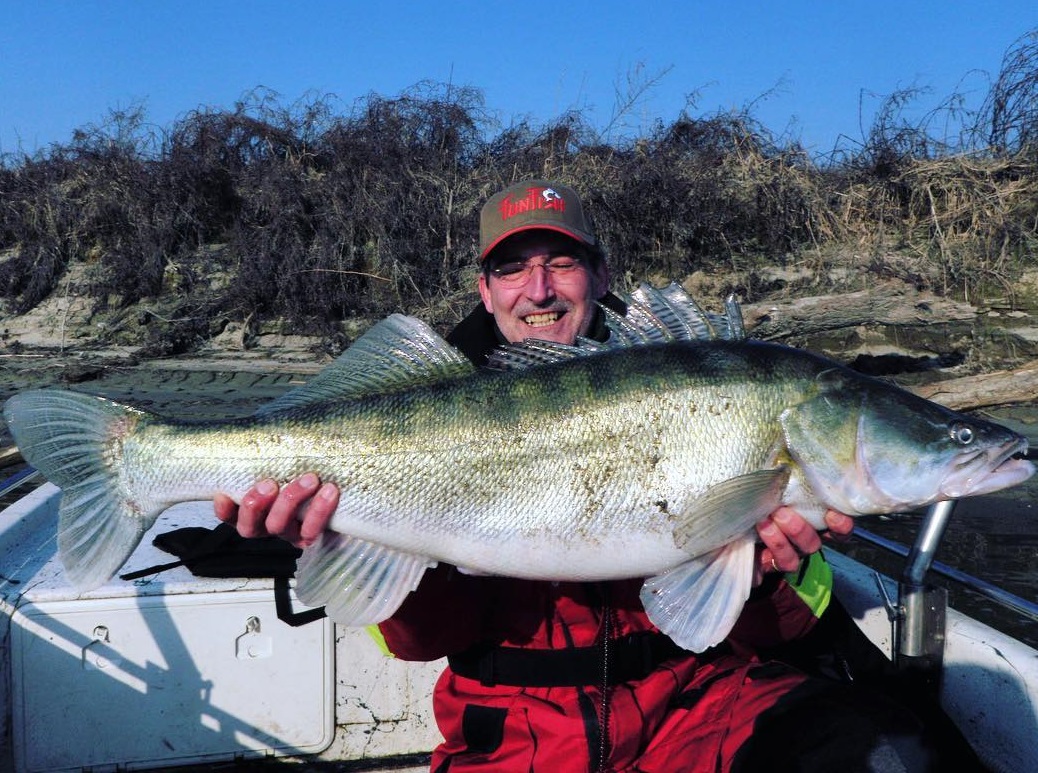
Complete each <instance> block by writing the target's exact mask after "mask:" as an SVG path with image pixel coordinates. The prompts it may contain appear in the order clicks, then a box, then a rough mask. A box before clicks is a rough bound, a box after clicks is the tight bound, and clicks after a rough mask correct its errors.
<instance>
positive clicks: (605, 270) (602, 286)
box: [591, 260, 609, 300]
mask: <svg viewBox="0 0 1038 773" xmlns="http://www.w3.org/2000/svg"><path fill="white" fill-rule="evenodd" d="M591 283H592V287H591V289H592V295H591V297H592V298H594V299H596V300H597V299H599V298H601V297H602V296H603V295H605V294H606V293H607V292H609V266H607V265H606V262H605V261H604V260H603V261H599V264H598V267H597V268H596V269H595V270H594V271H592V272H591Z"/></svg>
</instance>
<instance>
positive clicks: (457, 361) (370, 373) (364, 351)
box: [256, 314, 475, 416]
mask: <svg viewBox="0 0 1038 773" xmlns="http://www.w3.org/2000/svg"><path fill="white" fill-rule="evenodd" d="M474 370H475V366H474V365H472V363H471V362H469V361H468V359H467V358H466V357H465V355H463V354H462V353H461V352H459V351H458V350H457V349H455V348H454V347H453V346H451V345H450V344H449V343H447V342H446V341H444V340H443V339H442V338H441V337H440V336H439V335H438V334H437V333H436V331H434V330H433V329H432V328H431V327H429V326H428V325H426V324H425V323H424V322H422V321H421V320H418V319H415V318H414V317H407V316H404V315H403V314H393V315H391V316H389V317H387V318H386V319H384V320H382V321H381V322H379V323H377V324H376V325H374V326H373V327H372V328H371V329H369V330H368V331H367V332H366V333H364V335H362V336H361V337H360V338H358V339H357V340H356V341H354V343H353V345H352V346H351V347H350V348H349V349H347V350H346V351H345V352H343V353H342V354H341V355H339V357H338V358H337V359H336V360H335V361H334V362H332V363H331V364H330V365H328V367H326V368H325V369H324V370H322V371H321V372H320V373H318V374H317V375H316V376H314V377H313V378H312V379H310V380H309V381H308V382H307V383H306V384H305V385H303V386H301V387H299V388H298V389H293V390H292V391H290V392H286V393H285V394H283V395H282V396H281V397H279V398H277V399H276V400H274V401H272V402H270V403H267V404H266V405H265V406H263V407H262V408H260V409H259V410H258V411H256V415H257V416H262V415H265V414H268V413H273V412H276V411H281V410H285V409H288V408H295V407H298V406H301V405H308V404H310V403H317V402H323V401H326V400H336V399H345V398H353V397H360V396H362V395H366V394H372V393H375V392H380V393H384V392H391V391H393V390H396V389H402V388H406V387H413V386H416V385H418V384H428V383H432V382H434V381H442V380H445V379H451V378H458V377H460V376H464V375H467V374H469V373H472V372H473V371H474Z"/></svg>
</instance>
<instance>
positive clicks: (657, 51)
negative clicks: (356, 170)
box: [0, 0, 1038, 153]
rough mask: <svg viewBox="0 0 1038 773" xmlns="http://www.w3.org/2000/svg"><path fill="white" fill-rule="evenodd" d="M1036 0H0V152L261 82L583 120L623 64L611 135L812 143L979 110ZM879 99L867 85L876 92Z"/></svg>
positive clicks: (283, 88)
mask: <svg viewBox="0 0 1038 773" xmlns="http://www.w3.org/2000/svg"><path fill="white" fill-rule="evenodd" d="M1036 28H1038V4H1036V3H1035V0H1026V1H1023V0H997V1H996V2H980V1H979V0H977V1H976V2H961V3H956V2H954V1H952V2H948V1H947V0H945V2H931V1H930V0H900V2H888V0H872V1H871V2H856V1H855V0H845V1H843V2H833V1H832V0H830V2H806V1H799V0H787V1H786V2H783V3H766V2H743V1H742V0H732V1H731V2H726V3H721V2H717V1H716V0H711V1H709V2H707V1H704V0H655V1H654V2H648V3H627V2H624V3H620V2H610V1H609V0H599V2H594V3H593V2H583V1H582V0H573V1H572V2H564V1H563V0H555V1H554V2H538V3H533V2H480V3H471V2H464V0H455V1H454V2H448V3H443V2H441V3H427V2H422V1H421V0H411V1H409V2H392V1H389V0H381V1H380V0H369V1H368V2H352V0H343V1H342V2H324V1H321V0H312V1H310V2H307V1H306V0H297V2H269V1H268V0H240V2H227V1H226V0H197V1H196V0H181V1H180V2H175V3H174V2H164V1H162V0H150V1H149V0H135V1H133V2H130V1H129V0H108V1H107V2H102V1H101V0H78V1H76V2H74V1H73V0H65V1H63V2H57V1H56V0H34V2H27V1H26V0H0V153H11V152H18V151H24V152H29V153H32V152H34V151H36V150H38V149H42V148H46V147H47V146H48V145H50V144H51V143H54V142H59V143H60V142H66V141H68V139H69V138H70V137H71V133H72V131H73V129H75V128H77V127H81V126H85V125H88V124H99V123H101V122H103V120H104V119H105V118H106V117H107V115H108V114H109V111H111V110H119V109H124V108H127V107H131V106H134V105H138V104H139V105H143V106H144V108H145V111H146V115H147V117H148V119H149V121H150V122H151V123H153V124H156V125H158V126H160V127H163V128H166V127H169V126H171V125H172V122H173V121H175V120H176V119H177V118H179V117H182V116H184V115H185V114H186V113H187V112H189V111H191V110H193V109H196V108H199V107H212V108H230V107H232V106H233V105H234V103H235V101H237V100H239V99H240V98H242V97H243V95H245V94H246V93H248V92H249V91H251V90H253V89H255V88H257V87H264V88H267V89H270V90H272V91H274V92H276V93H277V94H278V95H280V98H279V101H280V102H281V103H282V104H284V105H288V104H291V103H292V102H294V101H296V100H298V99H300V98H304V97H306V96H307V95H315V94H321V95H329V96H331V97H333V98H334V100H335V103H336V104H340V105H341V110H342V112H347V111H348V110H349V108H350V106H352V105H353V104H354V101H355V100H356V99H357V98H358V97H363V96H364V95H367V94H370V93H372V92H374V93H377V94H380V95H382V96H387V97H392V96H396V95H398V94H400V93H401V92H403V91H405V90H406V89H408V88H409V87H412V86H414V85H415V84H417V83H419V82H420V81H423V80H433V81H439V82H448V81H449V82H452V83H454V84H457V85H461V86H473V87H476V88H478V89H480V90H481V91H482V92H483V94H484V95H485V99H486V107H487V108H488V110H489V111H490V112H491V113H492V114H493V115H495V116H496V117H497V118H498V120H500V121H501V123H502V124H503V125H507V124H509V123H511V122H513V121H514V120H516V119H519V118H528V119H530V120H532V121H534V122H542V121H547V120H550V119H552V118H554V117H557V116H559V115H561V114H563V113H564V112H566V111H567V110H571V109H578V110H582V111H583V112H584V114H585V115H586V117H588V118H589V119H590V120H591V122H592V123H593V124H594V125H595V126H596V127H598V128H600V129H601V128H603V127H605V126H606V125H608V124H609V121H610V119H611V117H612V115H613V112H614V111H615V109H616V107H617V105H618V103H619V102H620V101H622V100H618V97H617V93H618V91H619V92H620V93H622V92H623V91H624V90H625V89H626V85H625V84H626V82H627V80H628V76H629V75H632V74H633V75H634V76H635V78H634V79H635V82H641V83H644V82H646V80H647V79H648V80H652V79H653V78H654V77H655V76H657V75H658V76H659V78H658V80H657V81H656V82H655V84H654V85H653V86H652V87H651V88H650V89H648V91H647V92H646V93H645V94H644V95H643V98H642V99H641V100H640V101H639V102H638V103H637V104H636V107H635V109H634V110H632V111H630V112H629V113H628V114H626V116H625V119H626V121H625V124H624V129H625V130H626V131H628V132H635V133H636V132H638V131H639V130H640V129H643V128H645V127H648V126H651V124H652V122H653V121H654V120H662V121H663V122H665V123H667V122H670V121H673V120H674V119H675V118H676V117H677V116H678V115H679V114H680V112H681V110H682V109H683V108H685V107H686V105H688V104H689V97H690V96H692V95H694V97H695V103H694V104H695V107H694V109H693V110H692V112H693V114H695V115H709V114H713V113H714V112H716V111H718V110H729V109H735V110H739V109H742V108H744V107H746V106H748V105H752V108H751V109H752V114H753V115H754V116H755V117H756V118H757V119H758V120H759V121H760V122H761V123H762V124H763V125H764V126H765V127H766V128H768V129H769V130H770V131H771V132H772V133H773V134H775V135H776V136H779V137H794V138H799V139H800V140H801V141H802V142H803V143H804V144H805V145H806V146H807V147H808V149H809V150H811V151H813V152H816V153H825V152H827V151H828V150H830V149H831V148H832V147H833V145H834V144H835V143H836V142H837V141H838V140H839V139H840V137H841V135H844V136H845V137H849V138H850V139H851V140H854V139H860V138H861V136H862V126H861V123H862V120H864V122H865V124H866V128H867V125H868V123H869V122H870V120H871V117H872V113H873V111H874V110H875V107H876V106H877V105H878V103H879V99H880V98H881V97H882V96H883V95H886V94H890V93H891V92H895V91H898V90H901V89H906V88H913V87H917V88H922V89H926V90H927V93H925V94H924V95H923V96H921V97H920V98H919V100H918V102H917V104H918V109H919V112H920V114H922V113H923V112H925V111H926V110H927V109H929V108H933V107H936V106H937V105H939V104H940V103H941V102H943V101H944V100H945V99H946V98H947V97H949V96H950V95H952V94H956V93H958V94H963V95H964V96H965V98H966V102H967V105H968V106H972V107H979V105H980V103H981V102H982V101H983V98H984V96H985V94H986V93H987V89H988V87H989V85H990V83H991V81H992V79H994V78H995V77H996V76H997V74H998V72H999V69H1000V66H1001V62H1002V57H1003V55H1004V53H1005V52H1006V50H1007V49H1008V48H1009V47H1010V46H1011V45H1012V44H1013V42H1014V41H1016V40H1017V39H1018V38H1020V37H1021V36H1022V35H1024V34H1026V33H1028V32H1030V31H1032V30H1035V29H1036ZM877 95H878V96H877Z"/></svg>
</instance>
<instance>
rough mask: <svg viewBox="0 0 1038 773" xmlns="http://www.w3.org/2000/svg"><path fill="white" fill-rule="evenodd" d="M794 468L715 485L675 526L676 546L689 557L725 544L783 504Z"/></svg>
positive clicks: (689, 505)
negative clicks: (783, 496) (791, 471)
mask: <svg viewBox="0 0 1038 773" xmlns="http://www.w3.org/2000/svg"><path fill="white" fill-rule="evenodd" d="M789 475H790V469H789V467H787V466H785V465H783V466H780V467H775V468H773V469H770V470H754V471H753V472H749V473H746V474H745V475H739V476H737V477H735V478H729V479H728V480H725V481H721V482H720V483H718V484H716V485H714V486H711V487H710V488H709V489H708V490H707V491H706V492H704V493H703V494H701V495H699V496H697V497H694V498H693V499H691V500H689V501H688V502H687V503H686V505H685V506H684V507H683V508H682V511H681V513H680V515H679V516H678V520H677V524H676V525H675V526H674V544H676V545H677V546H678V547H679V548H681V549H682V550H688V551H689V555H698V554H700V553H702V552H703V550H704V546H705V548H706V549H707V550H709V549H711V548H714V547H717V546H719V545H725V544H727V543H728V542H731V541H732V540H733V539H735V538H736V537H738V536H740V535H742V534H745V533H746V531H747V530H748V529H751V528H752V527H753V525H754V524H756V523H758V522H760V521H763V520H764V519H765V518H767V517H768V516H769V515H770V514H771V513H773V512H775V509H776V508H778V506H779V505H780V504H782V494H783V492H784V491H785V489H786V485H787V484H788V483H789Z"/></svg>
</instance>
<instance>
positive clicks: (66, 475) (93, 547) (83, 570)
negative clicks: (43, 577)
mask: <svg viewBox="0 0 1038 773" xmlns="http://www.w3.org/2000/svg"><path fill="white" fill-rule="evenodd" d="M142 416H144V414H143V413H142V412H141V411H138V410H136V409H134V408H129V407H127V406H123V405H119V404H118V403H114V402H112V401H110V400H105V399H104V398H101V397H94V396H91V395H84V394H79V393H77V392H69V391H63V390H56V389H39V390H31V391H28V392H23V393H21V394H18V395H15V396H14V397H12V398H10V399H9V400H8V401H7V403H6V404H5V405H4V418H5V419H6V420H7V425H8V427H9V428H10V430H11V434H12V435H14V440H15V443H16V444H17V446H18V449H19V450H20V451H21V453H22V456H23V457H24V458H25V459H26V461H28V462H29V464H31V465H32V466H33V467H35V468H36V469H37V470H39V471H40V472H42V473H43V476H44V477H45V478H46V479H47V480H49V481H50V482H52V483H54V484H55V485H57V486H58V487H59V488H61V490H62V495H61V504H60V506H59V508H58V554H59V556H60V557H61V562H62V564H63V565H64V567H65V573H66V575H67V576H68V578H69V580H70V581H71V582H72V584H73V585H74V586H75V587H76V588H77V589H79V590H81V591H85V590H91V589H93V588H96V587H98V586H99V585H102V584H104V583H105V582H106V581H108V580H109V579H110V578H111V577H112V575H114V574H115V573H116V571H118V569H119V567H121V566H122V565H123V564H124V563H125V562H126V559H127V558H129V556H130V554H131V553H132V552H133V551H134V549H135V548H136V547H137V545H138V544H139V543H140V541H141V538H142V537H143V536H144V532H146V531H147V530H148V528H150V527H151V525H152V524H153V523H154V522H155V519H156V518H157V517H158V514H159V512H160V511H161V508H160V507H158V506H157V505H155V506H148V505H146V504H143V503H141V502H139V501H137V500H135V499H134V498H133V497H132V495H131V494H130V493H129V492H128V491H127V488H126V486H125V485H124V484H123V482H122V481H121V480H120V476H119V470H118V468H117V467H116V466H115V464H114V463H113V462H112V461H111V459H112V458H114V456H115V454H114V453H113V452H112V449H115V448H117V447H118V446H119V445H120V444H121V443H122V442H123V439H124V438H125V437H126V436H127V435H129V434H130V433H131V432H132V431H133V429H134V427H135V426H136V424H137V422H138V420H139V419H140V418H141V417H142Z"/></svg>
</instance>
